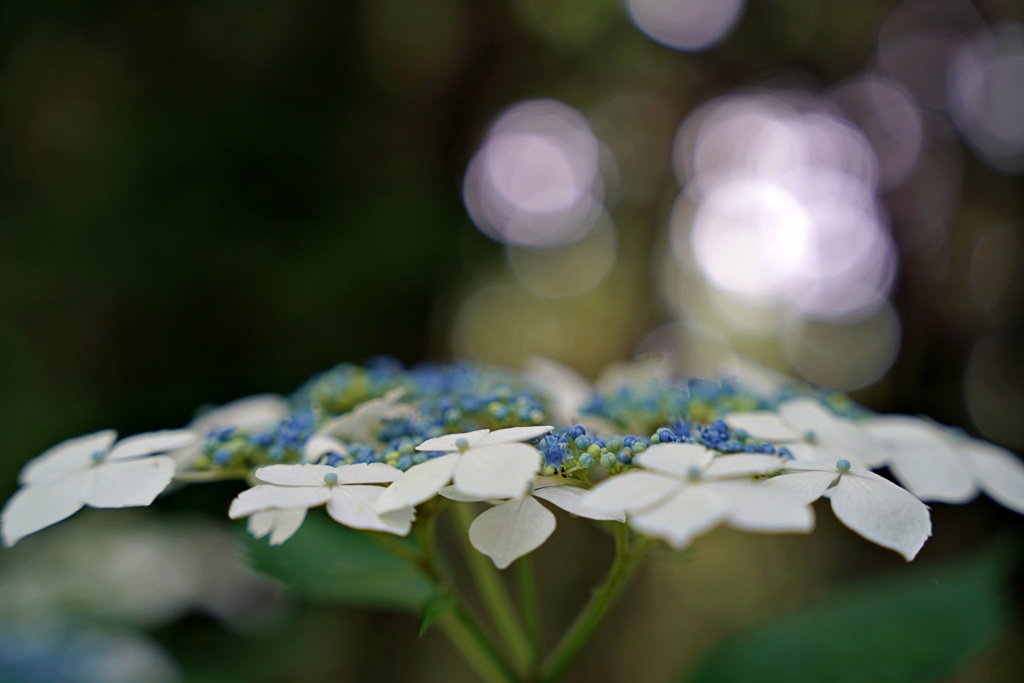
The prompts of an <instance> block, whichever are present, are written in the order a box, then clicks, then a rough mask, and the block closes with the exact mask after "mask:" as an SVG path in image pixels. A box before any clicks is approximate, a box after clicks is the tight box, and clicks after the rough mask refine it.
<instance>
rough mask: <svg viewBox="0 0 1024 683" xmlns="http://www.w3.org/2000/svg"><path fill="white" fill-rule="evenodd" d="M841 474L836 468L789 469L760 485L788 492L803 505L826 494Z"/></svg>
mask: <svg viewBox="0 0 1024 683" xmlns="http://www.w3.org/2000/svg"><path fill="white" fill-rule="evenodd" d="M838 476H839V472H837V471H835V470H831V471H821V470H807V471H804V472H794V471H789V472H786V473H785V474H780V475H779V476H777V477H772V478H771V479H766V480H765V481H763V482H761V483H760V484H759V486H764V487H767V488H769V489H778V490H780V491H785V492H787V494H788V495H790V496H792V498H793V500H795V501H796V502H797V503H800V504H802V505H809V504H810V503H813V502H814V501H816V500H818V499H819V498H821V497H822V496H823V495H825V491H826V490H828V487H829V486H831V485H832V482H834V481H835V480H836V477H838Z"/></svg>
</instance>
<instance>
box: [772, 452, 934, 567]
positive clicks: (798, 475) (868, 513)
mask: <svg viewBox="0 0 1024 683" xmlns="http://www.w3.org/2000/svg"><path fill="white" fill-rule="evenodd" d="M785 469H786V472H785V473H783V474H780V475H779V476H777V477H773V478H771V479H769V480H767V481H765V482H764V483H763V484H762V486H764V487H766V488H772V489H777V490H779V491H785V492H788V493H789V494H791V495H792V497H793V498H794V499H796V500H799V501H802V502H804V503H808V504H809V503H812V502H814V501H815V500H817V499H818V498H821V497H822V496H826V497H827V498H828V499H829V500H830V501H831V503H832V512H834V513H835V516H836V517H838V518H839V521H840V522H842V523H843V524H845V525H846V526H847V527H849V528H850V529H852V530H853V531H856V532H857V533H858V534H860V535H861V536H863V537H864V538H866V539H868V540H869V541H871V542H872V543H877V544H878V545H880V546H882V547H884V548H889V549H890V550H895V551H896V552H898V553H899V554H901V555H903V557H905V558H906V559H907V561H908V562H909V561H910V560H912V559H914V556H916V555H917V553H918V551H919V550H920V549H921V546H923V545H924V542H925V541H926V540H927V539H928V537H929V536H931V534H932V522H931V517H930V515H929V513H928V506H926V505H925V504H924V503H922V502H921V501H919V500H918V499H917V498H915V497H914V496H913V495H911V494H910V493H909V492H908V491H906V490H904V489H902V488H900V487H899V486H897V485H896V484H894V483H892V482H891V481H889V480H888V479H885V478H884V477H880V476H878V475H877V474H875V473H874V472H869V471H868V470H866V469H860V468H856V467H853V466H851V464H850V461H849V460H844V459H840V460H838V461H835V460H830V461H811V462H807V461H801V460H790V461H788V462H786V465H785Z"/></svg>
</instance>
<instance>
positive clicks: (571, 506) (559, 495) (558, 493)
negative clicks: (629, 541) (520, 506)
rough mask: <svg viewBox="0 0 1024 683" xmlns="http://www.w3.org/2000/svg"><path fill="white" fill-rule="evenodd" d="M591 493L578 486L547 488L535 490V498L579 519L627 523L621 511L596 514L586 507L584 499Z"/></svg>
mask: <svg viewBox="0 0 1024 683" xmlns="http://www.w3.org/2000/svg"><path fill="white" fill-rule="evenodd" d="M589 493H590V492H589V491H586V490H584V489H581V488H579V487H577V486H545V487H544V488H537V489H534V491H533V496H534V497H535V498H543V499H544V500H546V501H548V502H549V503H552V504H553V505H557V506H558V507H560V508H562V509H563V510H565V511H566V512H568V513H569V514H571V515H576V516H577V517H586V518H587V519H600V520H608V521H616V522H625V521H626V514H625V513H624V512H622V511H621V510H619V511H616V512H612V513H607V512H596V511H594V510H591V509H590V508H587V507H584V506H583V499H584V498H586V497H587V495H589Z"/></svg>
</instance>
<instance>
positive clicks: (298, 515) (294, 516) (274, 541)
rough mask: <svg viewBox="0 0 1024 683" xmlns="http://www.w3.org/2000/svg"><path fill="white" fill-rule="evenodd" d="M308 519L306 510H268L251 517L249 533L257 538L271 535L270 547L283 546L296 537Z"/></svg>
mask: <svg viewBox="0 0 1024 683" xmlns="http://www.w3.org/2000/svg"><path fill="white" fill-rule="evenodd" d="M305 519H306V508H295V509H292V510H267V511H266V512H255V513H253V514H252V516H251V517H249V524H248V527H249V533H251V534H252V535H253V536H254V537H255V538H263V537H264V536H266V535H267V534H270V545H281V544H282V543H284V542H285V541H287V540H288V539H289V538H291V537H292V536H294V535H295V532H296V531H298V530H299V527H300V526H302V522H303V521H304V520H305Z"/></svg>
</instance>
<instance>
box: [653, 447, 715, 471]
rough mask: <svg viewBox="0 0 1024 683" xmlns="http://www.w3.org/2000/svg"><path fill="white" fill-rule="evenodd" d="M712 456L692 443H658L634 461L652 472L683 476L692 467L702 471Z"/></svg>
mask: <svg viewBox="0 0 1024 683" xmlns="http://www.w3.org/2000/svg"><path fill="white" fill-rule="evenodd" d="M714 457H715V454H714V453H712V452H711V451H709V450H708V449H707V448H705V447H704V446H698V445H697V444H694V443H659V444H655V445H653V446H651V447H650V448H648V449H647V450H645V451H644V452H643V453H640V454H639V455H638V456H636V463H637V464H638V465H640V466H641V467H643V468H645V469H648V470H653V471H654V472H661V473H663V474H670V475H675V476H681V477H685V476H687V475H688V474H689V472H690V470H691V469H693V468H697V469H698V470H700V471H703V470H704V467H705V466H707V464H708V463H709V462H711V460H712V458H714Z"/></svg>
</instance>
